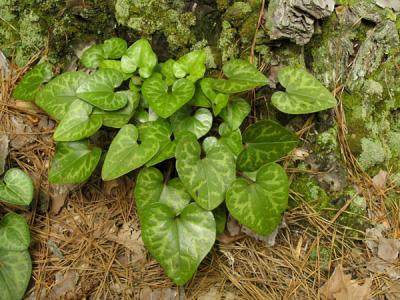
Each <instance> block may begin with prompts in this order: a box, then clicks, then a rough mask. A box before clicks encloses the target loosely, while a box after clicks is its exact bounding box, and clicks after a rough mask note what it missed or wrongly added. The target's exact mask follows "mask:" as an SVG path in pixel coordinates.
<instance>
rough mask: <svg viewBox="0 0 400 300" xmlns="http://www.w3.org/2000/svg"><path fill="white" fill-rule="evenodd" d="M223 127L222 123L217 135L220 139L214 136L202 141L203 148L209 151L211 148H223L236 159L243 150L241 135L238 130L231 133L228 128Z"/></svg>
mask: <svg viewBox="0 0 400 300" xmlns="http://www.w3.org/2000/svg"><path fill="white" fill-rule="evenodd" d="M224 125H225V123H222V124H221V125H220V127H219V134H220V136H221V137H220V138H219V139H218V138H216V137H214V136H209V137H207V138H205V139H204V141H203V148H204V149H211V148H212V147H219V146H225V147H226V148H227V149H229V150H230V151H231V152H232V154H233V155H234V157H235V158H236V157H237V156H238V155H239V154H240V152H241V151H242V150H243V145H242V133H241V131H240V130H239V129H236V130H233V131H231V130H230V128H229V127H227V126H224ZM206 152H207V151H206Z"/></svg>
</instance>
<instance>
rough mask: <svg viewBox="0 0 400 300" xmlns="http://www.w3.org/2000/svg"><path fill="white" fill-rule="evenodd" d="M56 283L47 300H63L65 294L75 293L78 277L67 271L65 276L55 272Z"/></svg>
mask: <svg viewBox="0 0 400 300" xmlns="http://www.w3.org/2000/svg"><path fill="white" fill-rule="evenodd" d="M55 276H56V283H55V285H54V286H53V288H52V289H51V291H50V293H49V297H48V299H49V300H56V299H64V297H65V295H66V294H67V293H73V292H76V284H77V283H78V280H79V275H78V273H77V272H75V271H67V272H66V273H65V274H62V273H61V272H57V273H56V274H55Z"/></svg>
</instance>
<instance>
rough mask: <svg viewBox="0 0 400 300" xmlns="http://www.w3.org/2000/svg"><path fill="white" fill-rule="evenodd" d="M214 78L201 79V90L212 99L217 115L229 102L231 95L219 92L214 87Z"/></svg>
mask: <svg viewBox="0 0 400 300" xmlns="http://www.w3.org/2000/svg"><path fill="white" fill-rule="evenodd" d="M214 80H215V79H213V78H204V79H202V80H201V81H200V86H201V90H202V92H203V93H204V95H205V96H206V97H207V98H208V99H209V100H210V102H211V106H212V109H213V112H214V115H215V116H218V115H219V113H220V112H221V110H222V109H223V108H224V107H225V106H226V105H227V104H228V100H229V95H228V94H223V93H217V92H215V90H214V89H213V82H214Z"/></svg>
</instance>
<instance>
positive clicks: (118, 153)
mask: <svg viewBox="0 0 400 300" xmlns="http://www.w3.org/2000/svg"><path fill="white" fill-rule="evenodd" d="M138 138H139V132H138V129H137V128H136V127H135V126H134V125H132V124H127V125H125V126H123V127H122V128H121V129H120V130H119V132H118V134H117V135H116V136H115V138H114V139H113V141H112V143H111V145H110V148H109V149H108V152H107V155H106V158H105V160H104V165H103V169H102V172H101V177H102V178H103V180H113V179H115V178H118V177H120V176H122V175H125V174H127V173H129V172H130V171H133V170H135V169H137V168H140V167H141V166H143V165H144V164H145V163H147V162H148V161H149V160H150V159H151V158H153V156H154V155H156V154H157V152H158V150H159V148H160V145H159V143H158V141H157V140H156V139H153V138H148V139H146V138H145V139H142V140H141V144H138V142H137V140H138Z"/></svg>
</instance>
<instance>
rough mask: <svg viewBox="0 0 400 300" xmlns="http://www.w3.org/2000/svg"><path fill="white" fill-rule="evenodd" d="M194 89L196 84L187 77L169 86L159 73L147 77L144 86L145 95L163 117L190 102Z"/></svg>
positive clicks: (151, 105)
mask: <svg viewBox="0 0 400 300" xmlns="http://www.w3.org/2000/svg"><path fill="white" fill-rule="evenodd" d="M194 90H195V87H194V84H193V83H192V82H191V81H189V80H187V79H179V80H177V81H175V82H174V84H173V85H172V87H171V88H169V87H168V84H167V82H166V81H164V80H163V79H162V76H161V74H159V73H156V74H154V75H153V76H152V77H150V78H148V79H146V80H145V81H144V83H143V86H142V94H143V97H144V98H145V100H146V101H147V102H148V103H149V105H150V107H151V108H152V109H153V110H154V111H155V112H156V114H157V115H159V116H160V117H162V118H168V117H169V116H171V115H172V114H173V113H174V112H176V111H177V110H178V109H179V108H181V107H182V106H183V105H185V103H187V102H189V101H190V99H192V97H193V95H194Z"/></svg>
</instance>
